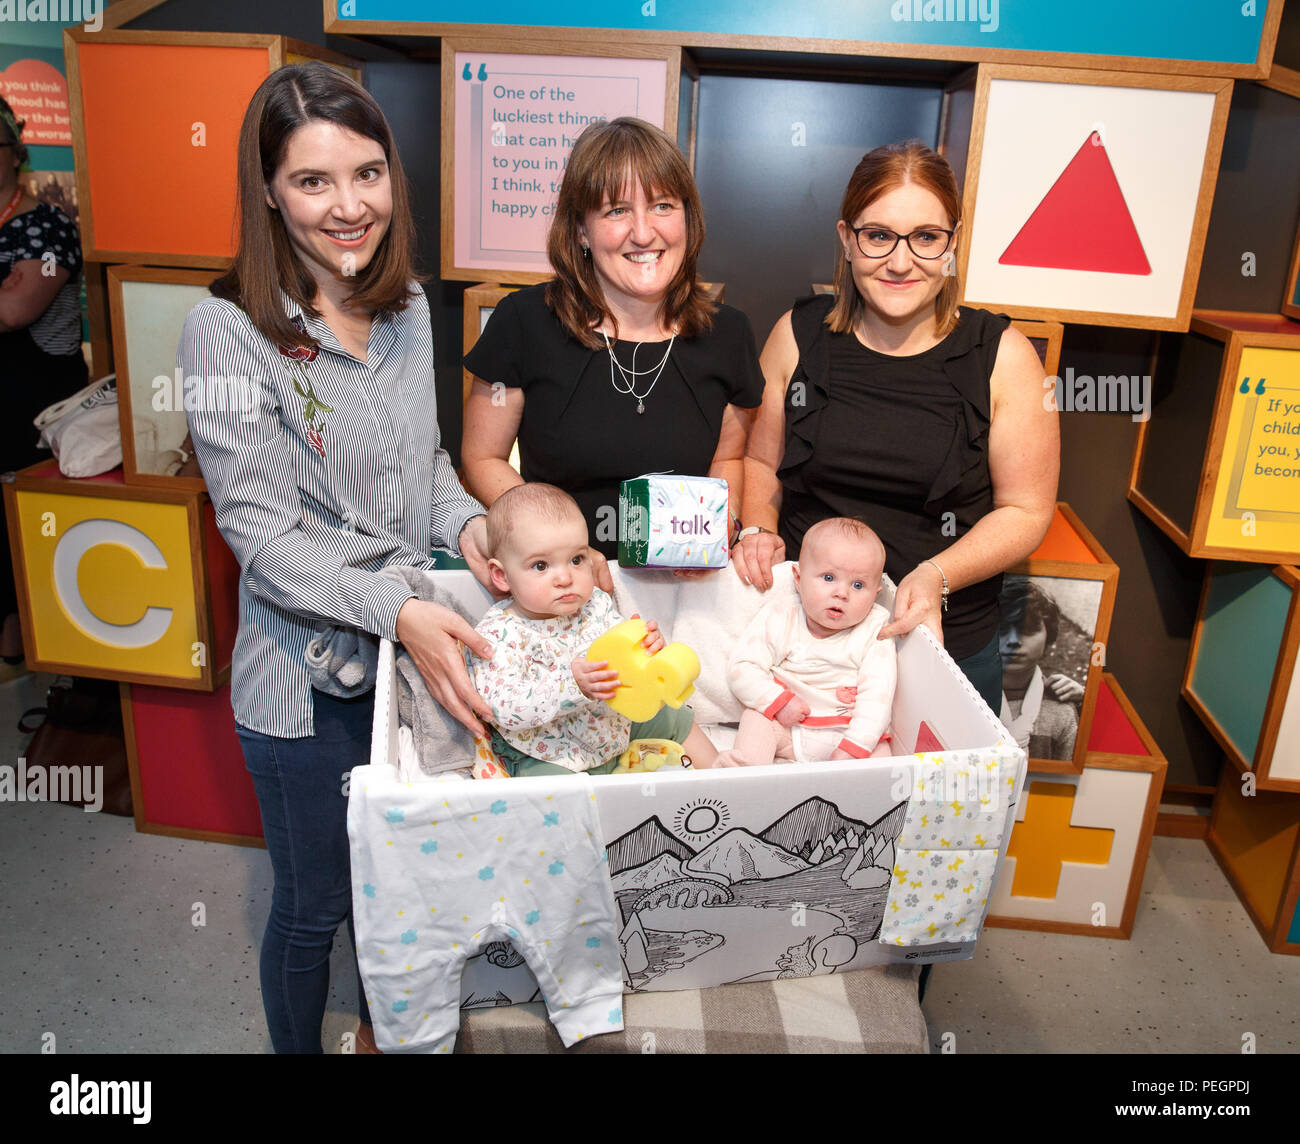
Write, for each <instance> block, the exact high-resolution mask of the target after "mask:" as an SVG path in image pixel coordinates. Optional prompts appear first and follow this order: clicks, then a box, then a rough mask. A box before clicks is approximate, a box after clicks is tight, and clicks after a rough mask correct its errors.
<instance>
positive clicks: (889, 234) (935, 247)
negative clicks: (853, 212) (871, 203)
mask: <svg viewBox="0 0 1300 1144" xmlns="http://www.w3.org/2000/svg"><path fill="white" fill-rule="evenodd" d="M849 230H851V231H852V232H853V236H854V238H855V239H857V243H858V249H859V250H860V251H862V253H863V254H864V255H866V257H868V258H887V257H888V256H889V255H891V254H893V253H894V248H895V247H896V246H897V245H898V243H899V240H900V239H906V240H907V247H908V249H909V250H910V251H911V252H912V253H913V254H915V255H916V257H917V258H924V259H927V260H929V259H934V258H942V257H943V256H944V254H945V253H947V250H948V247H949V246H950V245H952V236H953V235H954V234H955V233H956V231H952V230H943V229H942V228H940V227H937V226H923V227H918V228H917V229H916V230H914V231H912V232H911V233H910V234H898V233H897V232H895V231H892V230H890V229H889V228H888V227H883V226H851V227H849Z"/></svg>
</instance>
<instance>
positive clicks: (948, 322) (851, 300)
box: [826, 139, 961, 337]
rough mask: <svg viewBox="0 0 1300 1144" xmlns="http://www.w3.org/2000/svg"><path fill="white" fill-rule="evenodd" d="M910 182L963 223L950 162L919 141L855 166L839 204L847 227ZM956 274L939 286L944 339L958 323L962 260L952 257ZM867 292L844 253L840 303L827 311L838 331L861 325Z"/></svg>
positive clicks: (839, 267)
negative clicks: (959, 263) (959, 264)
mask: <svg viewBox="0 0 1300 1144" xmlns="http://www.w3.org/2000/svg"><path fill="white" fill-rule="evenodd" d="M905 183H915V184H916V185H917V186H918V187H924V188H925V189H926V190H927V191H930V192H931V193H932V194H933V195H934V197H935V198H937V199H938V200H939V205H940V206H942V207H943V209H944V211H946V212H947V215H948V217H949V218H950V219H952V225H953V227H954V228H956V227H957V226H958V225H959V224H960V222H961V195H960V194H959V193H958V191H957V178H956V176H955V175H954V174H953V173H952V167H950V166H949V165H948V160H947V159H945V158H944V157H943V156H942V155H940V154H938V153H937V152H935V151H932V150H930V148H929V147H927V146H926V145H925V144H924V143H922V142H921V141H920V140H918V139H912V140H909V141H908V142H906V143H887V144H886V145H885V146H883V147H877V148H876V149H875V150H874V151H868V152H867V153H866V154H865V155H864V156H863V157H862V161H861V162H860V163H859V164H858V165H857V167H855V168H854V170H853V175H852V176H851V177H850V179H849V185H848V186H847V187H846V188H845V189H844V202H843V203H842V204H841V205H840V218H841V219H842V220H843V222H844V225H845V226H852V225H853V220H854V219H855V218H857V217H858V215H860V214H861V213H862V212H863V211H864V210H866V209H867V207H869V206H870V205H871V204H872V203H873V202H875V201H876V199H878V198H880V196H881V195H884V194H888V193H889V192H890V191H892V190H894V189H896V188H897V187H901V186H903V185H904V184H905ZM956 242H957V236H956V235H955V234H954V235H953V245H952V246H950V247H949V248H948V251H947V253H946V254H945V255H944V257H945V258H947V257H948V255H949V254H952V253H953V251H954V249H955V246H956ZM949 265H951V266H952V269H953V273H952V274H951V275H948V276H947V280H946V281H945V282H944V284H943V286H942V287H941V288H940V290H939V296H938V297H937V298H935V300H934V320H935V323H936V324H937V326H938V333H939V336H940V337H943V336H945V335H946V334H948V333H949V332H950V331H951V330H952V328H953V326H955V325H956V324H957V299H958V298H960V297H961V284H960V283H959V282H958V280H957V272H956V271H957V264H956V262H955V261H951V262H950V263H949ZM862 307H863V301H862V295H861V294H860V293H858V288H857V284H856V283H855V282H854V281H853V268H852V266H851V265H850V264H849V261H848V259H847V258H845V257H844V256H843V251H841V252H840V258H839V260H838V261H837V262H836V264H835V305H834V306H833V307H832V308H831V312H830V313H829V314H827V315H826V324H827V325H828V326H829V327H830V328H831V330H832V332H833V333H837V334H847V333H848V332H849V331H850V330H852V329H853V327H854V326H855V325H856V324H857V321H858V318H859V316H860V315H861V314H862Z"/></svg>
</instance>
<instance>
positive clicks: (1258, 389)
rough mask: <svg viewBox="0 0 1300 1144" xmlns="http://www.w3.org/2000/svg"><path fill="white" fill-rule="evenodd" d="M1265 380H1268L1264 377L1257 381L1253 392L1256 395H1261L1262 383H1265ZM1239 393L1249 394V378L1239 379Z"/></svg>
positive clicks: (1262, 390)
mask: <svg viewBox="0 0 1300 1144" xmlns="http://www.w3.org/2000/svg"><path fill="white" fill-rule="evenodd" d="M1267 380H1268V378H1266V377H1261V378H1260V379H1259V382H1258V383H1257V384H1256V386H1255V392H1256V393H1263V392H1264V382H1266V381H1267ZM1241 392H1242V393H1249V392H1250V378H1248V377H1243V378H1242V379H1241Z"/></svg>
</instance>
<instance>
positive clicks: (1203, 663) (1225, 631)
mask: <svg viewBox="0 0 1300 1144" xmlns="http://www.w3.org/2000/svg"><path fill="white" fill-rule="evenodd" d="M1217 567H1218V570H1216V572H1215V573H1214V575H1213V576H1212V577H1211V579H1210V594H1209V599H1208V600H1207V601H1206V608H1205V623H1204V625H1203V626H1202V628H1201V642H1200V645H1199V647H1198V648H1197V653H1196V663H1195V664H1194V665H1193V667H1192V691H1193V692H1195V694H1196V696H1197V698H1198V699H1200V701H1201V702H1202V703H1204V704H1205V706H1206V708H1207V709H1208V710H1209V712H1210V714H1211V715H1213V716H1214V718H1215V719H1216V720H1218V723H1219V726H1221V727H1222V728H1223V729H1224V731H1225V732H1226V733H1227V735H1228V738H1229V739H1231V740H1232V742H1233V743H1234V744H1235V745H1236V747H1237V749H1238V750H1239V751H1240V752H1241V753H1242V755H1243V756H1245V758H1246V760H1247V761H1248V762H1253V760H1254V758H1255V747H1256V744H1257V743H1258V741H1259V732H1260V727H1261V726H1262V724H1263V722H1264V707H1265V705H1266V704H1267V703H1268V689H1269V687H1270V686H1271V684H1272V682H1273V672H1274V670H1275V669H1276V667H1277V655H1278V651H1279V650H1280V649H1281V647H1282V630H1283V628H1284V626H1285V624H1286V614H1287V609H1288V608H1289V607H1290V604H1291V592H1290V589H1288V588H1287V587H1286V585H1285V584H1283V583H1282V582H1281V581H1280V580H1279V579H1278V578H1277V577H1276V576H1274V575H1273V573H1272V571H1271V570H1270V569H1269V568H1267V567H1260V566H1251V565H1241V564H1225V565H1221V566H1217Z"/></svg>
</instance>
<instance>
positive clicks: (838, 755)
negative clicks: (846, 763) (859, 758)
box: [831, 747, 853, 763]
mask: <svg viewBox="0 0 1300 1144" xmlns="http://www.w3.org/2000/svg"><path fill="white" fill-rule="evenodd" d="M851 758H853V756H852V755H850V754H849V753H848V751H842V750H840V748H839V747H836V748H835V750H833V751H832V752H831V762H833V763H834V762H839V761H840V760H841V759H851Z"/></svg>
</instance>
